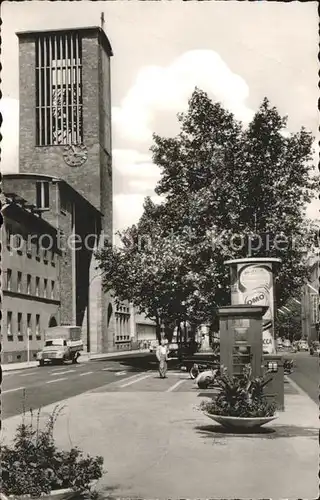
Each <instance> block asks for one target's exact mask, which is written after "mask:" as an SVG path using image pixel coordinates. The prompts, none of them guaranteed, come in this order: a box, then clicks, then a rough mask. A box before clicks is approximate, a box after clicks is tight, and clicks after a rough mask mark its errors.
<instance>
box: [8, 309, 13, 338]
mask: <svg viewBox="0 0 320 500" xmlns="http://www.w3.org/2000/svg"><path fill="white" fill-rule="evenodd" d="M7 335H8V337H11V336H12V335H13V332H12V312H11V311H8V312H7Z"/></svg>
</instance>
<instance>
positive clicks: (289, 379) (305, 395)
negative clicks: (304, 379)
mask: <svg viewBox="0 0 320 500" xmlns="http://www.w3.org/2000/svg"><path fill="white" fill-rule="evenodd" d="M284 378H285V380H286V381H287V382H289V384H290V385H291V386H292V387H293V388H294V389H295V390H296V391H297V392H298V393H299V394H300V396H303V397H305V398H307V399H308V400H309V401H310V402H311V403H313V404H314V405H315V406H316V407H317V408H318V405H317V403H315V402H314V401H313V399H312V398H311V397H310V396H309V394H308V393H307V392H306V391H304V390H303V389H301V387H300V386H299V385H298V384H297V383H296V382H295V381H294V380H291V378H290V377H288V375H285V376H284Z"/></svg>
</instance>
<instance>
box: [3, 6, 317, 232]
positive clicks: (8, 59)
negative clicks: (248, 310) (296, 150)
mask: <svg viewBox="0 0 320 500" xmlns="http://www.w3.org/2000/svg"><path fill="white" fill-rule="evenodd" d="M101 12H104V17H105V25H104V29H105V31H106V34H107V36H108V38H109V40H110V42H111V45H112V48H113V53H114V56H113V58H112V64H111V72H112V76H111V78H112V86H111V87H112V88H111V91H112V134H113V170H114V181H113V183H114V184H113V192H114V229H115V231H117V230H121V229H123V228H125V227H127V226H129V225H131V224H133V223H135V222H137V221H138V219H139V217H140V215H141V213H142V204H143V200H144V198H145V196H151V197H153V199H154V200H155V201H156V200H157V196H156V195H155V193H154V188H155V185H156V183H157V180H158V179H159V177H160V171H159V169H158V168H157V166H156V165H154V164H153V163H152V159H151V154H150V146H151V145H152V133H153V132H156V133H157V134H160V135H163V136H174V135H176V134H177V133H178V131H179V128H178V122H177V118H176V115H177V113H178V112H180V111H184V110H186V109H187V102H188V99H189V98H190V96H191V93H192V91H193V89H194V88H195V86H197V87H199V88H201V89H202V90H204V91H206V92H207V93H208V94H209V96H210V97H211V98H212V99H213V100H214V101H219V102H221V103H222V104H223V105H224V106H225V107H226V108H227V109H228V110H230V111H231V112H233V113H234V115H235V117H236V118H237V119H240V120H242V121H243V123H244V124H247V123H248V122H249V121H250V119H251V118H252V116H253V114H254V112H255V111H256V110H257V109H258V107H259V105H260V104H261V102H262V100H263V98H264V97H265V96H267V97H268V98H269V100H270V101H271V104H272V105H274V106H276V107H277V108H278V110H279V112H280V114H281V115H288V130H289V132H296V131H298V130H299V129H300V128H301V126H305V127H306V128H307V129H308V130H310V131H311V132H312V133H313V135H314V136H315V137H318V140H319V136H317V134H318V127H319V115H318V108H317V101H318V86H317V84H318V76H317V71H318V59H317V58H318V46H317V44H318V34H317V30H318V25H317V19H318V15H317V2H307V3H301V2H290V3H280V2H258V1H256V2H238V1H228V2H227V1H225V2H214V1H211V2H195V1H194V2H182V1H181V0H172V1H170V2H168V1H165V0H164V1H161V2H151V1H149V2H148V1H145V2H141V1H137V0H131V1H130V2H129V1H121V0H117V1H106V2H99V1H97V2H89V1H85V0H83V1H77V2H59V1H56V2H43V1H39V2H37V1H32V2H4V3H3V4H2V6H1V17H2V22H3V24H2V27H1V31H2V56H1V57H2V93H3V99H2V100H1V102H0V109H1V111H2V113H3V119H4V123H3V127H2V135H3V141H2V145H1V147H2V153H1V160H2V161H1V170H2V172H18V169H19V165H18V142H19V138H18V131H19V88H18V76H19V74H18V39H17V37H16V35H15V33H16V32H18V31H27V30H39V29H43V30H45V29H58V28H75V27H84V26H97V25H100V16H101ZM319 210H320V202H319V200H316V201H315V202H314V203H312V205H311V206H310V207H309V208H308V211H307V214H308V216H310V217H312V218H319Z"/></svg>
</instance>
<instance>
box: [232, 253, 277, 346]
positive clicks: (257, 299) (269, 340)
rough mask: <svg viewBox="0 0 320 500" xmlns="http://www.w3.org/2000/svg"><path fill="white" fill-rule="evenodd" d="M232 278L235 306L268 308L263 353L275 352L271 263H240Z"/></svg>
mask: <svg viewBox="0 0 320 500" xmlns="http://www.w3.org/2000/svg"><path fill="white" fill-rule="evenodd" d="M236 269H237V271H236V273H235V272H234V274H233V276H232V284H231V295H232V303H233V304H247V305H253V306H267V307H268V309H267V311H266V313H265V314H264V316H263V318H262V330H263V351H264V352H265V353H269V354H272V353H274V352H275V341H274V331H273V328H274V325H273V318H274V297H273V293H274V291H273V273H272V264H271V263H256V264H254V263H250V264H249V263H247V264H246V263H243V264H242V263H241V264H240V263H238V264H237V268H236Z"/></svg>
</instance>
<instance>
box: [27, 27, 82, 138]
mask: <svg viewBox="0 0 320 500" xmlns="http://www.w3.org/2000/svg"><path fill="white" fill-rule="evenodd" d="M36 130H37V135H36V140H37V146H50V145H53V146H56V145H66V144H82V141H83V125H82V43H81V37H80V35H79V33H77V32H66V33H59V34H52V35H49V36H48V35H47V36H43V35H41V36H39V37H38V39H37V40H36Z"/></svg>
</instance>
